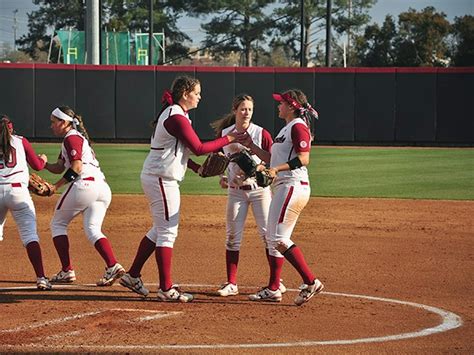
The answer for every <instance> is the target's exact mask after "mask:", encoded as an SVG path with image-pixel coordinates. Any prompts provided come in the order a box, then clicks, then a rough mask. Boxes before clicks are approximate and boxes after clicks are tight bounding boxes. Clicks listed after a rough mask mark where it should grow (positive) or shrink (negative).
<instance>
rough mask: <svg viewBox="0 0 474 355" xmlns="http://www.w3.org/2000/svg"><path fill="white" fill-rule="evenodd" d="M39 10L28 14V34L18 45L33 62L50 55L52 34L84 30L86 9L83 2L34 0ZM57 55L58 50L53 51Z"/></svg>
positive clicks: (76, 0) (78, 0)
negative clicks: (62, 31) (64, 30)
mask: <svg viewBox="0 0 474 355" xmlns="http://www.w3.org/2000/svg"><path fill="white" fill-rule="evenodd" d="M33 3H34V4H35V5H39V9H38V10H36V11H33V12H32V13H30V14H28V33H27V34H26V35H24V36H22V37H20V39H19V40H17V41H16V43H17V44H18V45H19V46H20V50H22V51H24V52H26V53H28V55H30V57H31V58H32V59H33V60H39V59H40V58H41V57H44V54H45V53H46V54H47V53H48V50H49V45H50V43H51V32H52V31H55V30H56V29H60V28H69V27H71V28H74V29H76V30H79V31H83V30H84V16H85V8H84V4H83V1H82V0H74V1H66V0H33ZM53 53H54V54H55V55H57V48H54V49H53Z"/></svg>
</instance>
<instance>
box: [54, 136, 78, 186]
mask: <svg viewBox="0 0 474 355" xmlns="http://www.w3.org/2000/svg"><path fill="white" fill-rule="evenodd" d="M83 141H84V139H83V138H82V137H80V136H77V135H72V136H69V137H67V138H66V139H64V148H65V150H66V154H67V158H68V159H69V161H70V162H71V166H70V167H69V168H68V169H67V170H66V172H65V173H64V175H63V176H62V177H61V179H59V180H58V181H57V182H56V183H55V184H54V189H55V190H57V189H59V188H60V187H61V186H63V185H65V184H67V183H69V182H74V181H75V180H76V179H77V178H78V177H79V175H81V172H82V160H81V159H82V145H83ZM58 162H60V160H59V159H58ZM64 169H65V165H64V160H62V170H61V172H60V173H62V172H63V171H64Z"/></svg>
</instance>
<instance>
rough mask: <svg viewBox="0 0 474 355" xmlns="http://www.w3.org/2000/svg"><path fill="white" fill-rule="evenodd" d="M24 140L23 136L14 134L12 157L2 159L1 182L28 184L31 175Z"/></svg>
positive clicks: (0, 163) (0, 165) (0, 168)
mask: <svg viewBox="0 0 474 355" xmlns="http://www.w3.org/2000/svg"><path fill="white" fill-rule="evenodd" d="M22 140H23V137H20V136H16V135H12V139H11V141H10V144H11V146H12V152H11V154H10V157H9V159H8V161H5V160H6V159H3V160H1V159H0V184H7V183H13V182H20V183H24V184H28V179H29V176H30V175H29V172H28V163H27V162H26V153H25V148H24V147H23V142H22Z"/></svg>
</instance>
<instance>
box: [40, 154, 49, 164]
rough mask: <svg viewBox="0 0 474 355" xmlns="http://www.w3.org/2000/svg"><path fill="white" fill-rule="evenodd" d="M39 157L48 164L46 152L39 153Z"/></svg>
mask: <svg viewBox="0 0 474 355" xmlns="http://www.w3.org/2000/svg"><path fill="white" fill-rule="evenodd" d="M38 158H40V159H41V160H42V161H44V163H45V164H46V163H47V162H48V157H47V156H46V154H38Z"/></svg>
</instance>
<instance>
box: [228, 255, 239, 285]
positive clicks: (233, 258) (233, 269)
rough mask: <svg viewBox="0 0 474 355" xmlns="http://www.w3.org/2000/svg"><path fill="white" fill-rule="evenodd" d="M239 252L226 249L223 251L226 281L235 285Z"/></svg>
mask: <svg viewBox="0 0 474 355" xmlns="http://www.w3.org/2000/svg"><path fill="white" fill-rule="evenodd" d="M239 254H240V252H239V251H238V250H237V251H232V250H226V251H225V262H226V267H227V282H230V283H231V284H234V285H237V267H238V265H239Z"/></svg>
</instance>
